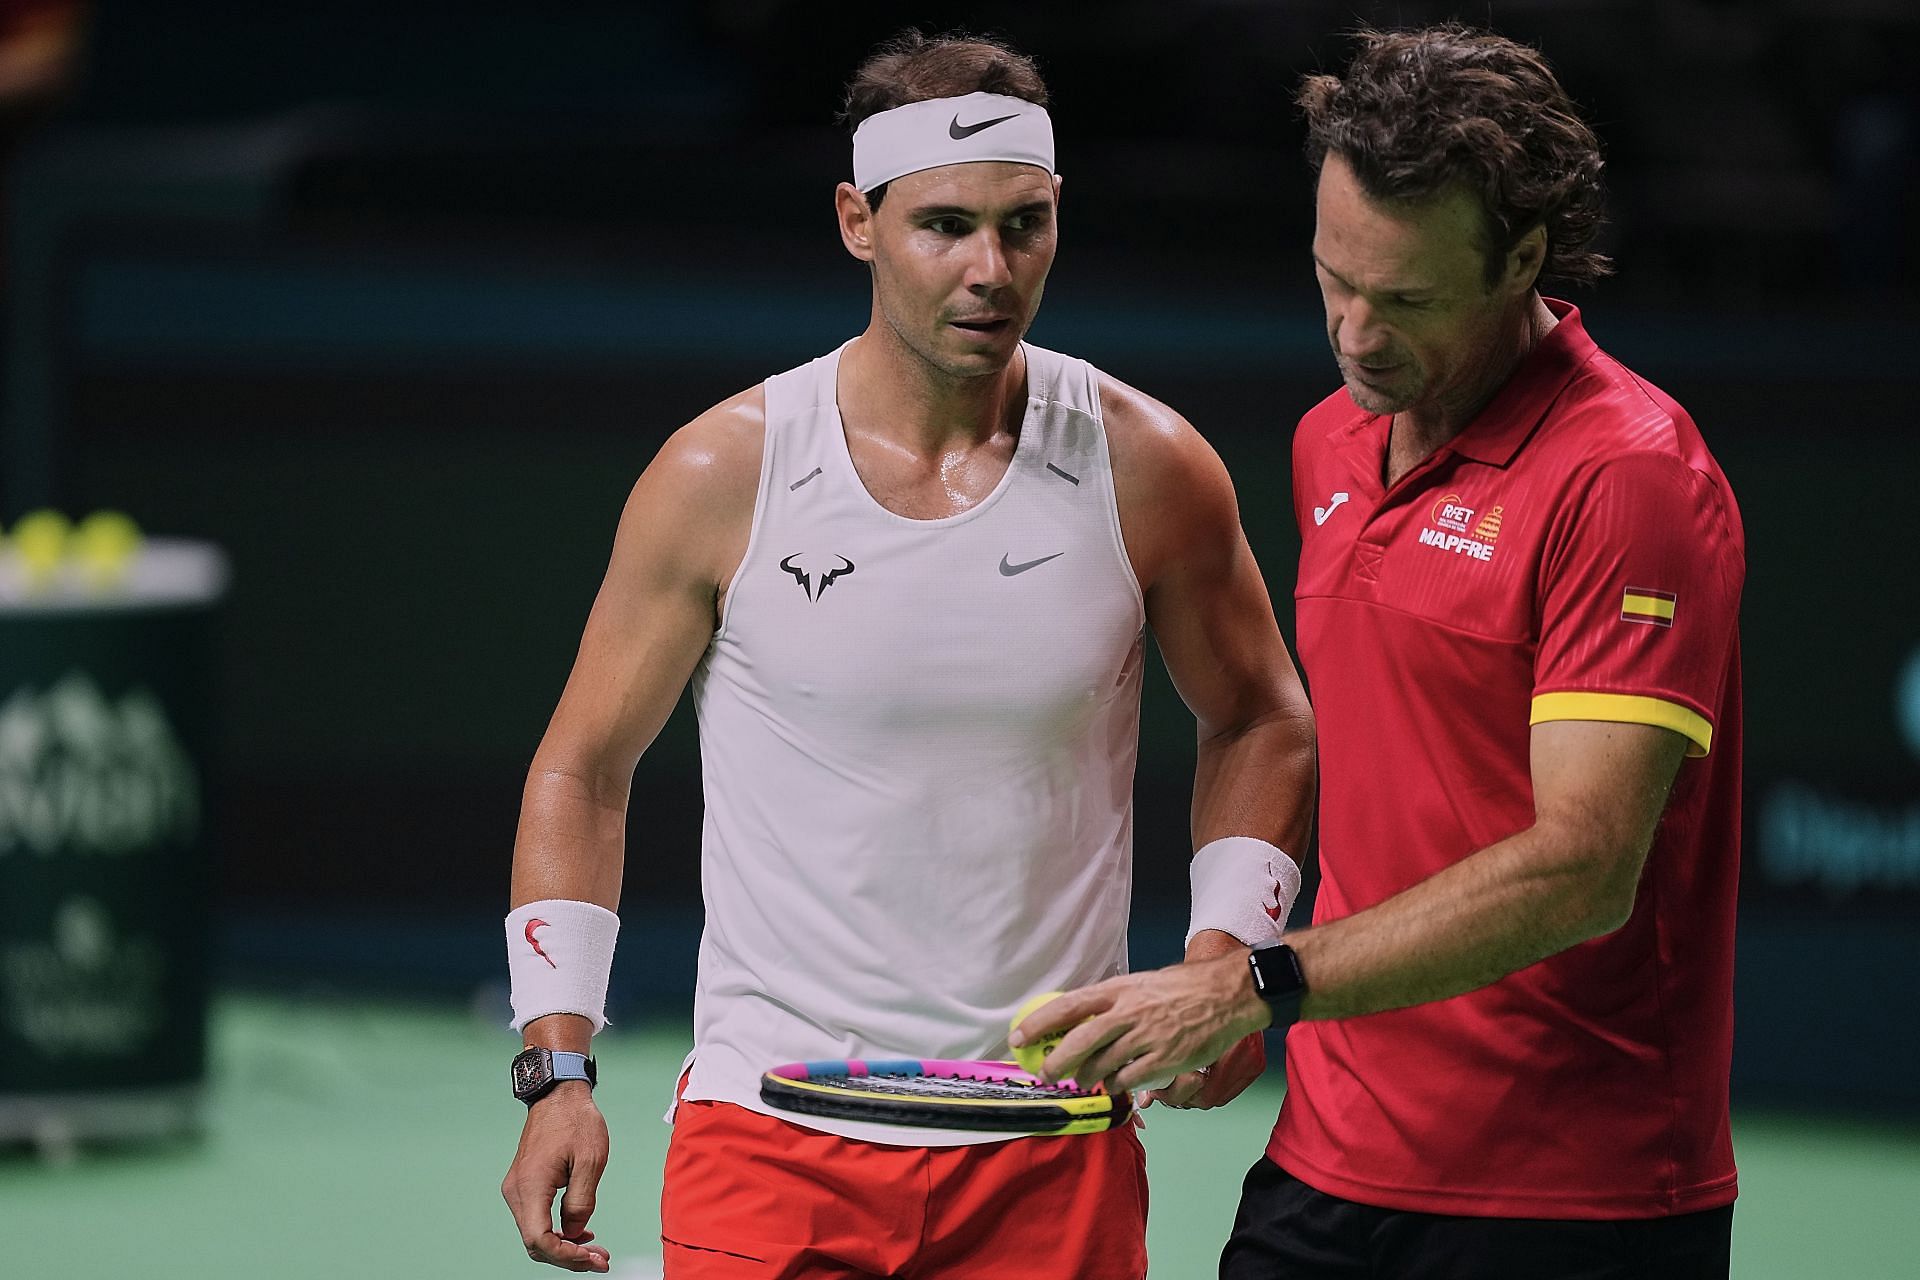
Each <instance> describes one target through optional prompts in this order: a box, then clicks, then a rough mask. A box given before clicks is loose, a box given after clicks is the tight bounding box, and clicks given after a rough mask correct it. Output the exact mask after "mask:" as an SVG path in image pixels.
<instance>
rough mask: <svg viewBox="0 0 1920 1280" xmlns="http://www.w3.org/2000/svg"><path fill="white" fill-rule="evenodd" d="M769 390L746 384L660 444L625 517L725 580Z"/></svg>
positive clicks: (741, 527)
mask: <svg viewBox="0 0 1920 1280" xmlns="http://www.w3.org/2000/svg"><path fill="white" fill-rule="evenodd" d="M766 424H767V406H766V394H765V392H764V391H763V389H762V388H761V387H760V386H754V387H750V388H748V389H747V390H745V391H742V392H740V393H739V394H738V395H734V396H730V397H729V398H727V399H725V400H723V401H721V402H720V403H719V404H717V405H714V406H713V407H712V408H711V409H708V410H707V411H706V412H705V413H702V414H701V415H700V416H699V417H697V418H695V419H694V420H693V421H691V422H689V423H687V425H685V426H684V427H681V428H680V429H679V430H678V431H676V432H674V433H673V434H672V435H671V436H669V437H668V438H667V441H666V443H665V444H663V445H661V446H660V452H659V453H658V454H656V455H655V456H654V459H653V461H652V463H650V464H649V465H648V467H647V469H646V470H645V471H644V472H643V473H641V476H640V479H639V481H638V482H637V483H636V484H635V485H634V487H633V494H632V496H631V497H630V498H629V499H628V500H627V511H626V515H625V517H624V519H623V521H622V524H623V532H624V527H628V526H630V527H631V528H632V532H634V533H636V534H637V535H639V536H641V537H644V538H645V539H646V540H647V541H648V542H649V543H651V544H653V545H655V546H666V547H670V548H671V549H672V550H673V551H674V552H676V553H677V554H676V555H675V557H674V558H675V559H676V560H678V561H680V562H681V563H682V564H683V566H684V567H685V568H687V569H688V570H691V571H694V572H697V573H698V575H699V577H701V578H702V579H704V580H708V581H711V582H713V583H714V584H716V586H717V585H718V584H722V583H725V582H726V581H727V580H728V579H730V578H731V577H732V576H733V571H734V569H735V568H737V567H738V566H739V563H740V558H741V557H742V556H744V555H745V554H746V547H747V535H748V532H749V531H750V530H751V529H752V526H753V506H754V502H755V499H756V496H757V494H758V491H759V484H760V455H761V450H762V446H763V444H764V442H765V440H766Z"/></svg>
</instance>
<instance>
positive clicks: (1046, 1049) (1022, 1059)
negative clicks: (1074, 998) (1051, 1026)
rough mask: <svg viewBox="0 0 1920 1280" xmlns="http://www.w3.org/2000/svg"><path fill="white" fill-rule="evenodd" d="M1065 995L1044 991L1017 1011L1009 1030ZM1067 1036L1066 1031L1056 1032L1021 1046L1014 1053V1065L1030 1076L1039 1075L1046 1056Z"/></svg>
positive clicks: (1063, 993)
mask: <svg viewBox="0 0 1920 1280" xmlns="http://www.w3.org/2000/svg"><path fill="white" fill-rule="evenodd" d="M1065 994H1066V993H1065V992H1063V991H1043V992H1041V993H1040V994H1039V995H1037V996H1034V997H1033V998H1032V999H1030V1000H1028V1001H1027V1002H1026V1003H1025V1004H1023V1005H1021V1006H1020V1008H1019V1009H1018V1010H1017V1011H1015V1013H1014V1015H1013V1020H1012V1021H1011V1022H1009V1023H1008V1024H1007V1030H1009V1031H1011V1030H1013V1029H1014V1028H1015V1027H1017V1026H1019V1025H1020V1021H1021V1019H1023V1018H1025V1017H1026V1016H1027V1015H1028V1014H1030V1013H1032V1012H1033V1011H1034V1010H1035V1009H1038V1008H1039V1007H1040V1006H1041V1005H1043V1004H1045V1003H1046V1002H1047V1001H1049V1000H1052V999H1054V998H1055V997H1057V996H1061V995H1065ZM1066 1035H1067V1033H1066V1032H1065V1031H1055V1032H1053V1033H1052V1034H1051V1035H1044V1036H1041V1037H1040V1038H1039V1039H1037V1040H1029V1041H1028V1042H1027V1043H1026V1044H1023V1045H1021V1046H1020V1047H1019V1048H1018V1049H1015V1050H1014V1051H1013V1061H1014V1064H1015V1065H1016V1066H1018V1067H1019V1068H1020V1069H1021V1070H1022V1071H1025V1072H1028V1073H1029V1074H1038V1073H1039V1071H1040V1064H1041V1062H1043V1061H1045V1059H1046V1056H1047V1055H1048V1054H1050V1053H1052V1052H1053V1046H1055V1045H1057V1044H1059V1043H1060V1042H1061V1041H1062V1040H1063V1039H1065V1038H1066Z"/></svg>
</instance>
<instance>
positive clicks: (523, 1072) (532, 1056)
mask: <svg viewBox="0 0 1920 1280" xmlns="http://www.w3.org/2000/svg"><path fill="white" fill-rule="evenodd" d="M552 1079H553V1060H552V1059H551V1058H550V1057H548V1055H547V1053H546V1052H545V1051H544V1050H541V1049H539V1048H537V1047H536V1048H532V1049H528V1050H526V1051H525V1052H523V1053H519V1054H516V1055H515V1056H514V1059H513V1096H514V1097H516V1098H525V1097H527V1096H528V1095H529V1094H533V1093H537V1092H539V1091H540V1089H541V1088H543V1087H544V1086H545V1085H547V1084H548V1083H549V1082H550V1081H551V1080H552Z"/></svg>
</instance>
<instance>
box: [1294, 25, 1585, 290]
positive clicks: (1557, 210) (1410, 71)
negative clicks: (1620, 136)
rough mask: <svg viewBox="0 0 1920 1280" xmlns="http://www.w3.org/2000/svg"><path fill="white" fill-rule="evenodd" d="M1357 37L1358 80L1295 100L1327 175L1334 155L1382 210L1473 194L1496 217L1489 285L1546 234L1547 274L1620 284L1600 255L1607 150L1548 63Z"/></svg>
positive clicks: (1434, 42) (1532, 53) (1433, 40)
mask: <svg viewBox="0 0 1920 1280" xmlns="http://www.w3.org/2000/svg"><path fill="white" fill-rule="evenodd" d="M1356 36H1357V38H1358V40H1359V44H1360V48H1359V51H1358V52H1357V53H1355V55H1354V57H1353V61H1352V62H1351V63H1349V64H1348V66H1347V69H1346V73H1345V75H1344V76H1330V75H1312V76H1308V77H1306V78H1305V79H1304V80H1302V81H1301V84H1300V92H1299V94H1298V95H1297V96H1296V97H1295V99H1294V101H1295V103H1296V104H1298V105H1299V107H1300V108H1301V110H1303V111H1304V112H1305V113H1306V117H1307V163H1308V164H1309V165H1311V166H1312V167H1313V171H1314V173H1315V174H1318V173H1319V172H1320V169H1321V166H1322V165H1323V164H1324V163H1325V162H1326V158H1327V153H1328V152H1329V151H1332V152H1337V153H1338V154H1339V155H1340V158H1341V159H1343V160H1345V161H1346V162H1347V164H1348V165H1349V166H1351V167H1352V169H1353V173H1354V177H1355V178H1356V179H1357V180H1358V181H1359V183H1360V187H1361V189H1362V190H1363V191H1365V192H1366V193H1367V194H1368V195H1369V196H1371V197H1372V198H1374V199H1375V200H1379V201H1392V202H1397V203H1417V202H1420V201H1424V200H1429V199H1433V198H1435V197H1437V196H1440V195H1441V194H1443V193H1444V192H1445V191H1446V190H1447V189H1448V188H1449V187H1452V186H1453V185H1455V184H1460V185H1463V186H1465V187H1466V188H1467V189H1468V190H1470V191H1472V192H1473V193H1475V194H1476V195H1477V196H1478V197H1479V198H1480V207H1481V210H1482V211H1483V212H1484V213H1485V215H1486V231H1485V236H1486V242H1485V244H1484V246H1483V247H1484V250H1485V253H1486V258H1487V283H1488V284H1489V285H1491V284H1492V283H1493V282H1494V281H1496V280H1498V279H1499V278H1500V272H1501V270H1502V268H1503V266H1504V264H1505V261H1506V255H1507V252H1508V250H1510V249H1511V248H1512V247H1513V246H1514V245H1515V244H1517V243H1518V242H1519V241H1520V239H1521V237H1523V236H1525V235H1526V234H1527V233H1528V232H1530V231H1531V230H1533V228H1534V227H1536V226H1544V227H1545V228H1546V231H1547V260H1546V262H1545V264H1544V266H1543V268H1542V269H1543V271H1544V273H1546V274H1548V275H1553V276H1556V277H1558V278H1560V279H1562V280H1568V281H1572V282H1574V283H1576V284H1590V283H1592V282H1593V281H1595V280H1597V279H1599V278H1600V277H1601V276H1604V275H1608V274H1611V272H1612V271H1613V266H1612V264H1611V263H1610V262H1609V261H1608V260H1607V257H1606V255H1604V254H1601V253H1596V252H1594V251H1593V250H1592V249H1591V248H1589V247H1588V246H1589V245H1591V244H1592V243H1593V239H1594V236H1595V235H1596V234H1598V232H1599V230H1600V223H1601V220H1602V216H1603V213H1602V205H1603V203H1604V199H1605V188H1604V186H1603V185H1602V182H1601V178H1600V171H1601V168H1602V161H1601V158H1600V143H1599V141H1598V140H1597V139H1596V138H1595V137H1594V135H1593V130H1592V129H1590V128H1588V127H1587V124H1586V122H1585V121H1584V120H1582V119H1581V118H1580V116H1579V112H1578V109H1577V108H1576V107H1575V106H1574V104H1573V100H1572V99H1571V98H1569V97H1568V96H1567V93H1566V91H1565V90H1564V89H1562V88H1561V87H1560V82H1559V80H1558V79H1556V78H1555V76H1554V74H1553V70H1552V68H1550V67H1549V66H1548V65H1547V60H1546V58H1544V57H1543V56H1542V55H1541V54H1540V52H1539V51H1538V50H1536V49H1530V48H1528V47H1527V46H1526V45H1523V44H1518V43H1516V42H1514V41H1512V40H1508V39H1507V38H1505V37H1504V36H1497V35H1494V34H1492V33H1491V32H1487V31H1477V30H1474V29H1472V28H1470V27H1465V26H1462V25H1460V24H1458V23H1446V24H1444V25H1441V26H1435V27H1427V28H1425V29H1422V30H1418V31H1379V30H1375V29H1373V28H1363V29H1361V30H1360V31H1359V32H1357V33H1356Z"/></svg>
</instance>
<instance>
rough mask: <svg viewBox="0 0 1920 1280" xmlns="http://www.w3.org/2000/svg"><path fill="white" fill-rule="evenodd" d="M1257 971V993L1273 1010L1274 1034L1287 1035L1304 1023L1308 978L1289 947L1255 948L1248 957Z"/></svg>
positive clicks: (1251, 965) (1248, 963)
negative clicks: (1302, 1004) (1303, 1000)
mask: <svg viewBox="0 0 1920 1280" xmlns="http://www.w3.org/2000/svg"><path fill="white" fill-rule="evenodd" d="M1247 967H1248V968H1249V969H1252V970H1253V989H1254V990H1255V991H1256V992H1258V993H1259V995H1260V998H1261V999H1262V1000H1265V1001H1266V1002H1267V1008H1269V1009H1271V1010H1273V1026H1272V1030H1274V1031H1285V1030H1286V1029H1287V1028H1288V1027H1290V1026H1292V1025H1293V1024H1294V1023H1295V1022H1298V1021H1299V1020H1300V1000H1301V998H1302V997H1303V996H1305V995H1306V994H1307V977H1306V975H1305V974H1303V973H1301V972H1300V957H1299V956H1297V955H1295V954H1294V952H1293V948H1292V947H1290V946H1288V945H1287V944H1286V943H1284V942H1282V943H1278V944H1277V945H1275V946H1271V947H1255V948H1254V949H1253V952H1252V953H1251V954H1250V955H1248V956H1247Z"/></svg>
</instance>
